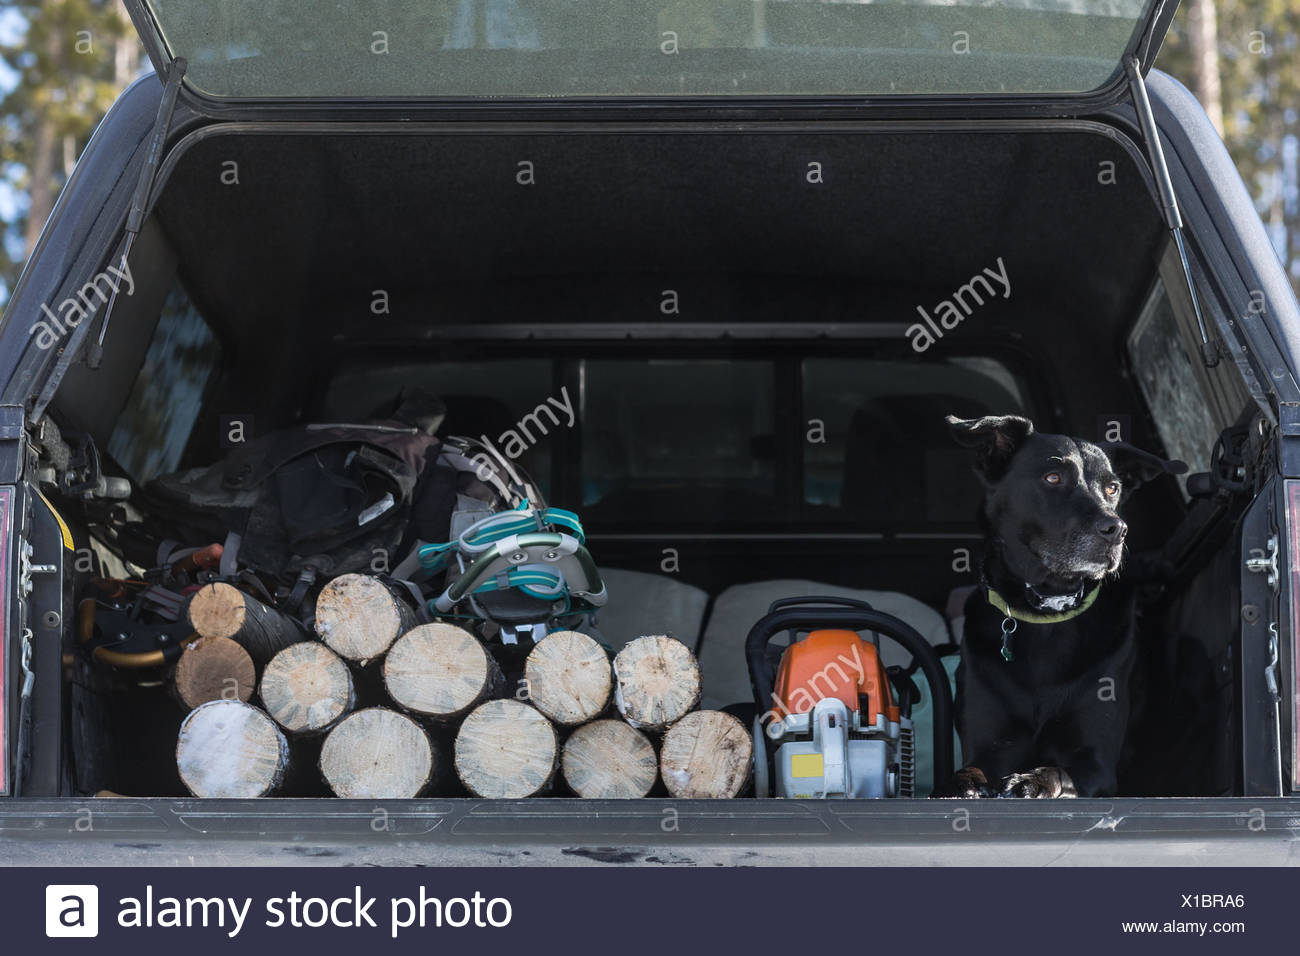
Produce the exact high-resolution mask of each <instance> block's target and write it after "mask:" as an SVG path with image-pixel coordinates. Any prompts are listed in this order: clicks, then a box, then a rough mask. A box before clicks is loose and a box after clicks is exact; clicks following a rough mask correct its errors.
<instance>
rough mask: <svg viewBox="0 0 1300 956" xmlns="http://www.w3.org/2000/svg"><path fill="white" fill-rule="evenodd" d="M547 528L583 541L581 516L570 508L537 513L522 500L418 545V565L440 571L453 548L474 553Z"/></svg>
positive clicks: (480, 552)
mask: <svg viewBox="0 0 1300 956" xmlns="http://www.w3.org/2000/svg"><path fill="white" fill-rule="evenodd" d="M550 530H558V531H563V532H565V533H567V534H569V535H572V536H573V537H575V538H577V539H578V543H579V544H582V543H583V542H585V541H586V534H585V532H584V531H583V528H582V520H581V519H580V518H579V517H578V516H577V515H576V514H574V513H573V512H572V511H566V510H565V509H563V508H547V509H546V510H545V511H542V512H540V513H539V512H537V511H534V510H532V509H531V508H529V505H528V502H527V501H524V502H523V503H521V504H520V506H519V507H518V508H516V509H515V510H514V511H503V512H500V513H499V514H494V515H490V516H488V517H487V518H484V519H483V520H482V521H479V522H478V523H477V524H475V525H473V526H472V527H471V528H470V529H468V530H467V531H466V533H464V534H462V535H461V536H460V537H459V538H456V539H454V540H452V541H445V542H443V543H441V544H426V545H424V546H423V547H421V548H420V555H419V558H420V566H421V567H422V568H424V569H425V570H426V571H441V570H442V569H443V568H445V567H446V566H447V564H448V562H449V561H450V560H451V555H452V553H453V552H455V551H456V550H463V551H465V552H466V554H467V556H477V555H479V554H482V553H484V552H486V551H489V550H490V549H491V546H492V545H493V544H495V543H496V542H498V541H500V540H502V539H503V538H508V537H510V536H511V535H516V534H528V533H529V532H535V531H542V532H545V531H550Z"/></svg>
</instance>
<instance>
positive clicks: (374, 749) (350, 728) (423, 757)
mask: <svg viewBox="0 0 1300 956" xmlns="http://www.w3.org/2000/svg"><path fill="white" fill-rule="evenodd" d="M320 771H321V776H323V777H324V778H325V782H326V784H328V785H329V788H330V790H332V791H333V792H334V793H335V794H337V795H338V796H340V797H352V798H354V799H366V800H388V799H400V798H404V797H415V796H419V794H420V791H422V790H424V788H425V787H427V786H428V785H429V781H430V780H431V779H432V778H433V771H434V752H433V747H432V745H431V744H430V743H429V736H428V734H426V733H425V732H424V729H423V728H422V727H421V726H420V725H419V724H417V723H416V722H415V721H414V720H412V719H411V718H410V717H407V716H406V715H405V714H399V713H398V712H397V711H395V710H389V709H387V708H386V707H368V708H366V709H365V710H359V711H357V712H356V713H354V714H349V715H348V716H347V717H344V718H343V719H342V720H341V721H340V722H339V723H338V725H337V726H336V727H335V728H334V729H333V730H331V731H330V732H329V734H328V736H326V738H325V742H324V743H323V744H322V745H321V754H320Z"/></svg>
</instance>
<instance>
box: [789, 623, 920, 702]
mask: <svg viewBox="0 0 1300 956" xmlns="http://www.w3.org/2000/svg"><path fill="white" fill-rule="evenodd" d="M776 696H777V698H778V699H779V701H780V702H781V706H782V707H784V709H785V711H786V713H789V714H804V713H807V712H809V711H811V710H812V709H813V707H814V706H815V705H816V703H817V701H819V700H822V699H823V698H826V697H831V698H836V699H838V700H842V701H843V702H844V705H845V706H846V707H847V708H848V709H849V711H850V712H852V711H858V710H861V711H863V713H862V717H861V724H862V725H863V726H869V725H872V724H874V723H875V722H876V717H877V715H884V717H885V719H886V720H890V721H895V722H897V721H898V719H899V716H900V715H899V709H898V705H897V704H895V703H894V696H893V694H892V693H891V691H890V687H889V678H888V677H887V676H886V674H885V666H884V665H883V664H882V663H881V662H880V655H879V654H877V653H876V646H875V645H874V644H873V643H871V642H870V641H864V640H863V639H862V638H861V637H859V636H858V634H857V633H856V632H855V631H844V630H829V629H828V630H822V631H813V632H812V633H811V634H809V635H808V636H807V637H805V638H804V639H803V640H802V641H797V642H796V643H794V644H791V645H790V646H789V647H788V648H786V651H785V653H784V654H783V655H782V656H781V666H780V668H779V669H778V670H777V673H776ZM863 697H865V698H866V703H865V706H864V704H863V702H862V700H861V698H863Z"/></svg>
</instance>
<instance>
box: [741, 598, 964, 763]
mask: <svg viewBox="0 0 1300 956" xmlns="http://www.w3.org/2000/svg"><path fill="white" fill-rule="evenodd" d="M821 600H822V599H821V598H808V599H804V600H802V601H800V602H799V606H797V607H791V606H786V607H785V608H783V609H781V610H778V611H776V612H775V613H773V614H768V615H767V616H765V617H762V618H759V620H758V621H757V622H756V623H755V624H754V626H753V627H752V628H750V631H749V636H748V637H746V638H745V660H746V662H747V663H748V664H749V683H750V686H751V688H752V689H753V692H754V703H755V704H757V705H758V712H759V714H762V713H763V712H765V711H767V710H770V709H771V708H772V693H773V691H774V689H775V687H776V673H775V671H774V670H773V668H772V662H771V661H769V660H768V658H767V645H768V642H769V641H771V639H772V637H773V635H776V634H779V633H781V632H782V631H788V630H798V629H810V628H811V629H818V628H828V627H842V628H844V629H845V630H850V631H864V630H870V631H875V632H877V633H878V634H883V635H884V636H885V637H888V638H891V639H893V640H895V641H897V642H898V643H899V644H900V645H901V646H902V648H903V649H904V650H905V651H907V652H908V653H910V654H911V655H912V659H913V660H914V661H916V662H917V663H919V664H920V666H921V670H922V672H923V673H924V674H925V679H926V680H927V681H929V683H930V697H931V699H932V700H933V701H934V728H933V729H934V743H933V751H932V752H933V759H934V779H935V780H946V779H947V778H948V777H950V776H952V772H953V765H952V764H953V754H952V732H953V725H952V711H953V705H952V688H951V687H949V685H948V675H947V673H946V672H945V671H944V669H943V665H942V664H941V663H940V661H939V655H938V654H936V653H935V652H934V648H933V647H931V646H930V642H929V641H927V640H926V639H925V638H923V637H922V636H921V635H920V634H918V633H917V632H916V629H915V628H913V627H911V626H910V625H909V624H907V623H906V622H904V621H900V620H899V619H898V618H896V617H894V616H893V615H892V614H886V613H884V612H883V611H876V610H872V609H871V608H870V607H869V606H868V605H866V604H862V605H861V606H860V607H857V606H854V607H810V606H808V605H809V604H810V603H815V602H818V601H821ZM778 603H782V604H786V605H790V604H793V603H794V602H793V601H785V602H778ZM835 603H844V599H836V600H835Z"/></svg>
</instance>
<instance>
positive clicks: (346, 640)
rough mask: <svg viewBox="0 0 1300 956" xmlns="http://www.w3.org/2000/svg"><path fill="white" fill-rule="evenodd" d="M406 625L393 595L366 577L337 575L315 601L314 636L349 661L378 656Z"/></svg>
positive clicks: (376, 580) (362, 575) (373, 579)
mask: <svg viewBox="0 0 1300 956" xmlns="http://www.w3.org/2000/svg"><path fill="white" fill-rule="evenodd" d="M405 624H406V620H405V618H404V615H403V613H402V608H401V607H400V606H399V605H398V603H397V598H396V597H394V595H393V592H392V591H390V590H389V589H388V588H387V587H385V586H384V584H383V583H382V582H381V581H380V580H379V579H378V578H375V577H372V576H371V575H368V574H344V575H340V576H339V577H337V578H335V579H334V580H332V581H330V582H329V583H328V584H326V585H325V587H324V588H322V589H321V592H320V596H319V597H318V598H317V599H316V633H317V634H319V635H320V638H321V640H323V641H324V642H325V643H326V644H328V645H329V646H330V647H331V648H332V649H333V650H334V651H336V652H337V653H339V654H341V655H342V656H343V657H346V658H347V659H348V660H350V661H358V662H362V663H364V662H367V661H370V660H373V659H374V658H376V657H379V656H380V655H381V654H383V653H384V652H385V651H386V650H388V648H389V646H390V645H392V643H393V641H395V640H396V639H397V636H398V635H399V634H400V633H401V632H402V630H403V629H404V627H405Z"/></svg>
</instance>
